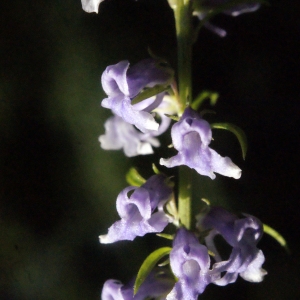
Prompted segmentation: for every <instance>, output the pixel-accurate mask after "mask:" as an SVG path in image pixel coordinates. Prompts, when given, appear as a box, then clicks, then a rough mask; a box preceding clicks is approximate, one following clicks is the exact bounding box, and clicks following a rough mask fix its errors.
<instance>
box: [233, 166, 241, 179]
mask: <svg viewBox="0 0 300 300" xmlns="http://www.w3.org/2000/svg"><path fill="white" fill-rule="evenodd" d="M241 176H242V170H241V169H240V168H238V167H237V168H236V170H234V171H233V172H232V177H233V178H234V179H240V178H241Z"/></svg>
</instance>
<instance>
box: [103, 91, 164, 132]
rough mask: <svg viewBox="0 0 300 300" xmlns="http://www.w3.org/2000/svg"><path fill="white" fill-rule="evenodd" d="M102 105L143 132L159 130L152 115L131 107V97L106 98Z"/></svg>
mask: <svg viewBox="0 0 300 300" xmlns="http://www.w3.org/2000/svg"><path fill="white" fill-rule="evenodd" d="M101 105H102V106H103V107H105V108H109V109H111V110H112V111H113V113H114V114H116V115H117V116H119V117H121V118H122V119H123V120H124V121H125V122H127V123H129V124H132V125H135V126H136V127H137V128H138V129H139V130H140V131H142V132H145V131H147V130H157V129H158V127H159V124H158V123H157V122H156V121H155V119H154V117H153V116H152V115H151V114H150V113H148V112H145V111H139V110H135V109H134V107H133V106H132V105H131V99H130V98H129V97H124V96H123V95H117V96H114V97H110V98H105V99H103V101H102V103H101Z"/></svg>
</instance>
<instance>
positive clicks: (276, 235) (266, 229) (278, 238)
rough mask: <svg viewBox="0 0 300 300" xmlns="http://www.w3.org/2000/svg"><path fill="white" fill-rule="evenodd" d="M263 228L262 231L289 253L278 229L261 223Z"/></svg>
mask: <svg viewBox="0 0 300 300" xmlns="http://www.w3.org/2000/svg"><path fill="white" fill-rule="evenodd" d="M263 228H264V232H265V233H266V234H268V235H269V236H271V237H272V238H273V239H274V240H276V241H277V242H278V243H279V244H280V245H281V246H282V247H283V248H284V249H285V251H286V252H287V253H288V254H290V253H291V252H290V249H289V247H288V244H287V242H286V240H285V238H284V237H283V236H282V235H281V234H280V233H279V232H278V231H276V230H275V229H274V228H272V227H271V226H269V225H266V224H263Z"/></svg>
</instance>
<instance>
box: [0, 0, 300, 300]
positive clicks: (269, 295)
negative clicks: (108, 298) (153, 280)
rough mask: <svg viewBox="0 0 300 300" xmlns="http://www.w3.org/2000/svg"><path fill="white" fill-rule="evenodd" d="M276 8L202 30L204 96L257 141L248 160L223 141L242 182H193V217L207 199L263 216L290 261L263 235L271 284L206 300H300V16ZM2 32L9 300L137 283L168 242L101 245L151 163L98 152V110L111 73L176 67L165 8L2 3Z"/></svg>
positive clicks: (1, 244)
mask: <svg viewBox="0 0 300 300" xmlns="http://www.w3.org/2000/svg"><path fill="white" fill-rule="evenodd" d="M271 3H272V5H271V6H270V7H263V8H261V9H260V10H259V11H258V12H257V13H254V14H248V15H243V16H240V17H239V18H230V17H228V16H219V17H217V18H215V20H214V23H215V24H218V25H219V26H221V27H223V28H225V29H226V30H227V31H228V36H227V37H226V38H225V39H221V38H219V37H218V36H215V35H214V34H213V33H211V32H209V31H207V30H206V29H204V30H203V31H202V33H201V34H200V37H199V40H198V41H197V43H196V45H195V48H194V57H195V58H194V66H193V68H194V77H193V78H194V82H193V84H194V92H195V95H196V94H197V93H198V92H200V91H201V90H202V89H211V90H216V91H218V92H219V93H220V95H221V97H220V99H219V102H218V104H217V106H216V107H215V110H216V112H217V114H216V115H215V116H210V118H211V120H212V121H216V120H217V121H228V122H233V123H235V124H237V125H239V126H240V127H242V128H243V129H244V130H245V131H246V133H247V136H248V139H249V152H248V157H247V158H246V161H243V160H242V158H241V153H240V149H239V145H238V143H237V141H236V140H235V138H234V137H233V136H232V135H231V134H230V133H227V132H220V131H216V132H214V139H215V140H214V142H213V144H212V145H213V147H214V148H215V149H217V150H218V151H219V152H220V153H221V154H222V155H228V156H230V157H232V159H233V161H235V162H236V163H237V164H238V165H239V166H240V167H241V168H242V169H243V176H242V178H241V180H238V181H236V180H233V179H228V178H221V176H218V177H217V179H216V180H214V181H211V180H210V179H207V178H202V177H198V176H195V178H194V183H195V186H197V187H196V188H195V191H194V197H195V199H196V204H195V209H197V208H199V201H198V199H200V198H201V197H205V198H208V199H209V200H210V201H211V202H212V203H213V204H222V205H225V206H227V207H228V208H230V209H233V210H236V211H242V212H247V213H250V214H253V215H256V216H257V217H259V218H260V219H261V220H262V221H263V222H265V223H267V224H269V225H271V226H273V227H275V228H276V229H277V230H278V231H280V232H281V233H282V234H283V235H284V236H285V237H286V239H287V240H288V242H289V244H290V248H291V251H292V254H291V255H286V253H285V252H284V250H283V249H282V248H281V247H280V246H279V245H278V244H277V243H276V242H275V241H274V240H272V239H271V238H270V237H265V238H264V239H263V240H262V241H261V242H260V248H261V249H263V251H264V253H265V256H266V258H267V260H266V263H265V265H264V267H265V269H267V270H268V273H269V274H268V276H266V278H265V281H264V282H263V283H261V284H251V283H248V282H243V281H242V280H238V282H237V283H236V284H233V285H229V286H227V287H224V288H221V287H216V286H209V287H208V288H207V290H206V292H205V293H204V294H203V296H201V299H240V300H241V299H249V300H250V299H258V300H260V299H300V291H299V286H300V280H299V275H298V274H299V267H300V261H299V255H298V253H299V250H300V249H299V238H300V231H299V221H298V213H299V208H298V207H299V205H298V202H299V130H298V127H299V100H300V86H299V79H300V72H299V69H300V68H299V67H300V59H299V51H300V42H299V40H300V39H299V36H300V21H299V18H298V16H299V12H300V10H299V8H300V5H299V3H298V2H296V1H295V2H286V1H271ZM0 22H1V27H0V28H1V29H0V30H1V33H0V51H1V52H0V53H1V55H0V62H1V68H0V72H1V73H0V121H1V126H0V139H1V142H0V147H1V148H0V149H1V153H0V154H1V155H0V157H1V158H0V162H1V167H0V170H1V172H0V174H1V177H0V178H1V182H0V191H1V200H0V299H4V300H12V299H16V300H23V299H24V300H25V299H29V300H34V299H41V300H51V299H74V300H77V299H99V297H100V292H101V288H102V285H103V283H104V281H105V280H106V279H108V278H117V279H121V280H123V281H124V282H125V281H127V280H129V279H130V278H131V277H132V276H133V275H134V274H135V273H136V271H137V270H138V267H139V265H140V264H141V262H142V261H143V259H144V258H145V257H146V255H147V254H148V253H150V251H151V250H154V249H155V248H156V247H157V245H158V244H159V243H162V241H160V240H159V239H158V238H156V237H154V238H153V237H148V236H147V237H146V238H145V239H140V238H138V239H136V240H135V241H134V242H132V243H130V242H120V243H117V244H113V245H100V244H99V242H98V235H99V234H104V233H106V231H107V228H108V226H110V225H111V224H112V223H113V222H114V221H115V220H116V218H117V213H116V211H115V199H116V196H117V195H118V193H119V192H120V191H121V189H122V188H124V187H125V186H126V182H125V179H124V174H125V172H126V170H127V169H128V168H129V167H130V166H131V165H132V164H133V163H134V164H135V165H137V166H138V167H139V169H140V170H141V172H145V170H146V169H149V168H150V165H151V161H152V159H153V157H152V156H149V157H148V158H147V159H146V160H141V159H140V158H134V159H128V158H126V157H124V155H123V153H121V152H120V151H111V152H110V151H103V150H102V149H100V147H99V143H98V136H99V135H100V134H102V133H103V132H104V128H103V123H104V121H105V120H106V118H107V117H108V116H109V115H110V112H109V111H107V110H105V109H103V108H101V107H100V101H101V100H102V99H103V97H104V93H103V91H102V88H101V85H100V76H101V73H102V72H103V70H104V69H105V67H106V66H107V65H110V64H115V63H117V62H118V61H120V60H123V59H128V60H129V61H130V62H131V63H135V62H137V61H139V60H140V59H143V58H146V57H148V54H147V48H148V47H149V48H150V49H151V50H152V51H153V52H154V53H156V54H157V55H160V56H162V57H165V58H167V59H168V60H169V61H170V62H171V64H172V65H173V66H176V61H175V46H176V40H175V36H174V28H173V16H172V11H171V10H170V8H169V7H168V5H167V3H166V1H163V0H156V1H154V0H151V1H150V0H139V1H129V0H128V1H126V0H105V1H104V2H103V4H101V9H100V13H99V14H98V15H96V14H87V13H85V12H83V11H82V9H81V3H80V0H76V1H75V0H66V1H55V0H53V1H45V0H40V1H20V0H17V1H13V2H9V1H3V2H1V4H0ZM166 139H167V142H169V140H168V138H166ZM157 153H158V154H157V156H156V158H157V157H158V156H159V155H160V154H161V153H162V152H161V150H158V151H157Z"/></svg>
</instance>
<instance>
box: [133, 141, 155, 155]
mask: <svg viewBox="0 0 300 300" xmlns="http://www.w3.org/2000/svg"><path fill="white" fill-rule="evenodd" d="M152 153H153V149H152V147H151V145H150V144H149V143H140V144H139V145H138V149H137V154H141V155H147V154H152Z"/></svg>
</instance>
